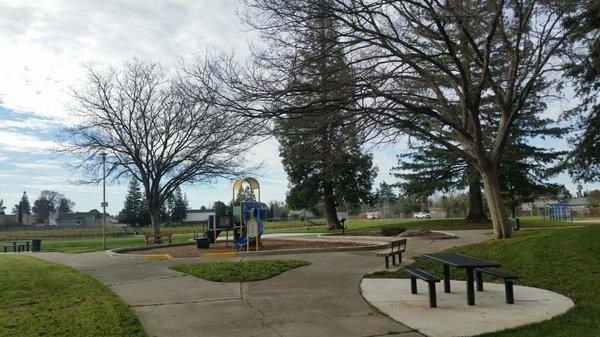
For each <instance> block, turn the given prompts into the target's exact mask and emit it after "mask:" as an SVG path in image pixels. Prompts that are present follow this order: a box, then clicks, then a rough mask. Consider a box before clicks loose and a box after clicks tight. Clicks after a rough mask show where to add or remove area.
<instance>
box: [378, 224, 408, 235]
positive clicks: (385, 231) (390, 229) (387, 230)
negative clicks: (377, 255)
mask: <svg viewBox="0 0 600 337" xmlns="http://www.w3.org/2000/svg"><path fill="white" fill-rule="evenodd" d="M405 231H406V228H405V227H400V226H386V227H381V229H380V232H381V235H383V236H397V235H400V233H403V232H405Z"/></svg>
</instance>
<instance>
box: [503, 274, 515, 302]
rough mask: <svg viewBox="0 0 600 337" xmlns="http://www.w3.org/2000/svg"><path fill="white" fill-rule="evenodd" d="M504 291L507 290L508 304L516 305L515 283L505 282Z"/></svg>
mask: <svg viewBox="0 0 600 337" xmlns="http://www.w3.org/2000/svg"><path fill="white" fill-rule="evenodd" d="M504 289H505V290H506V303H508V304H515V293H514V291H513V281H512V280H506V281H504Z"/></svg>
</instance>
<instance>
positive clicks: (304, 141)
mask: <svg viewBox="0 0 600 337" xmlns="http://www.w3.org/2000/svg"><path fill="white" fill-rule="evenodd" d="M299 40H300V41H299V45H302V47H301V48H299V52H298V55H297V60H296V62H297V63H298V65H297V67H294V68H297V69H299V70H298V73H297V74H294V75H293V76H292V77H291V78H289V79H288V80H289V82H288V88H289V90H291V91H294V92H295V95H293V97H292V98H290V101H289V102H287V104H288V105H289V111H288V113H287V115H286V116H285V118H282V119H280V120H279V121H278V122H277V125H276V128H275V135H276V137H277V139H278V140H279V143H280V148H279V151H280V155H281V157H282V159H283V160H282V163H283V166H284V169H285V171H286V173H287V175H288V179H289V181H290V183H291V189H290V191H289V192H288V194H287V197H286V203H287V204H288V205H289V206H290V207H293V208H296V209H302V208H304V209H314V208H315V207H316V206H317V205H318V204H319V203H320V202H321V201H322V202H323V205H324V213H325V217H326V221H327V227H328V228H329V229H333V228H340V226H341V225H340V222H339V219H338V218H337V213H336V206H337V205H339V204H356V203H359V202H363V201H369V200H368V199H369V197H370V195H371V187H372V184H373V179H374V177H375V175H376V170H375V169H374V168H373V158H372V155H371V154H368V153H364V152H363V151H362V150H361V144H362V140H363V139H362V136H363V135H362V134H361V132H360V130H359V127H358V126H357V123H356V121H354V120H352V117H350V114H349V113H348V110H350V109H351V108H352V101H351V97H353V96H354V90H355V81H354V78H353V73H352V69H351V68H350V66H349V65H348V63H347V61H346V59H345V58H344V56H343V52H342V51H341V50H340V44H339V41H338V39H337V37H336V32H335V24H334V22H333V21H332V20H329V19H323V18H315V19H314V20H313V22H312V24H311V26H310V29H308V31H307V33H306V35H305V36H303V37H300V38H299ZM315 110H317V111H318V113H315Z"/></svg>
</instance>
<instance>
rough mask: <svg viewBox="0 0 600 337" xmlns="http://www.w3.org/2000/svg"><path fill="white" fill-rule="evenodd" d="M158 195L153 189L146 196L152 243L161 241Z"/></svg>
mask: <svg viewBox="0 0 600 337" xmlns="http://www.w3.org/2000/svg"><path fill="white" fill-rule="evenodd" d="M159 200H160V195H159V194H158V192H155V191H153V192H152V193H151V194H150V198H148V213H150V224H151V225H152V231H153V232H154V243H156V244H160V243H162V234H161V233H160V201H159Z"/></svg>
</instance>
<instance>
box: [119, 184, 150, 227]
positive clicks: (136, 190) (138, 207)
mask: <svg viewBox="0 0 600 337" xmlns="http://www.w3.org/2000/svg"><path fill="white" fill-rule="evenodd" d="M145 203H146V201H145V200H144V199H143V198H142V192H141V190H140V186H139V183H138V181H137V180H136V179H131V181H130V182H129V188H128V190H127V196H125V202H124V203H123V210H122V211H121V214H120V219H119V221H121V222H124V223H128V224H131V225H143V224H145V222H144V221H143V219H144V217H145V216H146V215H145V214H144V213H143V205H144V204H145Z"/></svg>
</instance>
